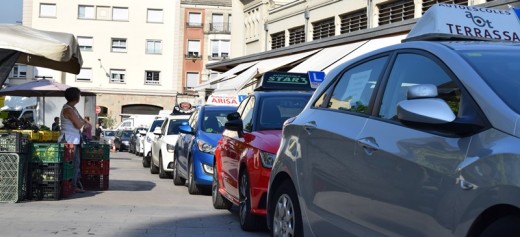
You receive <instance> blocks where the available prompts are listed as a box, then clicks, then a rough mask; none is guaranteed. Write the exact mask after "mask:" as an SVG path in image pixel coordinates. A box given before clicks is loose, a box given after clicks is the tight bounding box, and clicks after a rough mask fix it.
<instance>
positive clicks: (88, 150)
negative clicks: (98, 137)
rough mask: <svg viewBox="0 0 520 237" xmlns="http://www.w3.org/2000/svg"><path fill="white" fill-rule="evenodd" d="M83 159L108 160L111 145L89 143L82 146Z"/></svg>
mask: <svg viewBox="0 0 520 237" xmlns="http://www.w3.org/2000/svg"><path fill="white" fill-rule="evenodd" d="M81 159H91V160H108V159H110V145H108V144H99V143H87V144H83V145H82V146H81Z"/></svg>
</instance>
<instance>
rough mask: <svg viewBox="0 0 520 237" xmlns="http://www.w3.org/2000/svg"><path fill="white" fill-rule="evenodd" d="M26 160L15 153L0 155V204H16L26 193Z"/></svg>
mask: <svg viewBox="0 0 520 237" xmlns="http://www.w3.org/2000/svg"><path fill="white" fill-rule="evenodd" d="M26 162H27V160H26V159H25V156H23V155H21V154H17V153H0V202H18V201H21V200H23V199H25V195H26V192H27V178H26V177H27V164H26Z"/></svg>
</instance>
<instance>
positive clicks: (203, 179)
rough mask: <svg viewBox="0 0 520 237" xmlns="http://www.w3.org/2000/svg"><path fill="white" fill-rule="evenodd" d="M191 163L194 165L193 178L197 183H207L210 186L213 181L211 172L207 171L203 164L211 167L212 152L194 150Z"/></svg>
mask: <svg viewBox="0 0 520 237" xmlns="http://www.w3.org/2000/svg"><path fill="white" fill-rule="evenodd" d="M193 162H194V163H193V164H194V165H195V167H194V177H193V178H194V180H195V183H196V184H197V185H207V186H210V185H211V184H212V183H213V173H212V172H208V169H204V165H206V167H207V168H208V167H211V170H212V168H213V154H209V153H204V152H201V151H198V150H197V151H195V152H194V153H193Z"/></svg>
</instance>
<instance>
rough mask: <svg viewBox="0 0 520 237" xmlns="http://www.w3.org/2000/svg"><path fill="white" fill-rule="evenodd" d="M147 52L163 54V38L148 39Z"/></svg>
mask: <svg viewBox="0 0 520 237" xmlns="http://www.w3.org/2000/svg"><path fill="white" fill-rule="evenodd" d="M146 53H147V54H161V53H162V41H161V40H146Z"/></svg>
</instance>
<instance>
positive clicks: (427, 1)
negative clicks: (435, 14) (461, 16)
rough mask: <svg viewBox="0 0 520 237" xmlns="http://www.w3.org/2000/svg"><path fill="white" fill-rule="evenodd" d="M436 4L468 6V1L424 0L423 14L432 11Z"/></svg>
mask: <svg viewBox="0 0 520 237" xmlns="http://www.w3.org/2000/svg"><path fill="white" fill-rule="evenodd" d="M488 2H489V1H488ZM436 3H450V4H458V5H464V6H467V5H468V0H423V2H422V13H423V14H424V13H425V12H426V11H427V10H428V9H430V7H431V6H433V4H436Z"/></svg>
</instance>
